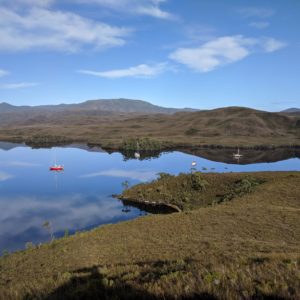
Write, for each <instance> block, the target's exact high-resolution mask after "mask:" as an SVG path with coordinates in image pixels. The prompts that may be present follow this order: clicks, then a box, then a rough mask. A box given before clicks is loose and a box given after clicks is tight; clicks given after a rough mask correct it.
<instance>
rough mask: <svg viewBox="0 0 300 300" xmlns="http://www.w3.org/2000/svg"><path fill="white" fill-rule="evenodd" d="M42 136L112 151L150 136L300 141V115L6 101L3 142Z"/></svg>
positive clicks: (173, 140)
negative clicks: (37, 104) (10, 102)
mask: <svg viewBox="0 0 300 300" xmlns="http://www.w3.org/2000/svg"><path fill="white" fill-rule="evenodd" d="M36 135H40V136H54V137H57V139H56V138H53V140H59V141H63V140H68V141H71V142H81V143H91V144H97V145H101V146H103V147H107V148H111V149H118V148H120V147H121V145H122V142H123V140H124V139H130V138H144V137H148V138H151V139H154V140H157V141H159V142H160V143H162V144H163V146H162V147H163V148H169V147H183V146H189V147H190V146H199V145H221V146H226V147H235V146H237V145H239V146H242V147H248V146H251V147H253V146H255V145H268V146H272V145H277V146H279V145H292V144H293V145H300V116H299V115H297V114H288V113H274V112H266V111H259V110H255V109H250V108H244V107H225V108H218V109H213V110H201V111H193V110H192V111H190V110H189V109H185V110H178V109H172V108H164V107H159V106H155V105H152V104H151V103H148V102H145V101H140V100H128V99H113V100H90V101H86V102H83V103H80V104H62V105H44V106H36V107H28V106H12V105H10V104H7V103H2V104H0V140H5V141H19V142H20V141H21V142H26V141H28V140H30V141H32V140H34V139H35V136H36ZM50 139H51V138H50Z"/></svg>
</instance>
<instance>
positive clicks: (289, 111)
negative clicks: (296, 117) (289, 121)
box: [281, 107, 300, 113]
mask: <svg viewBox="0 0 300 300" xmlns="http://www.w3.org/2000/svg"><path fill="white" fill-rule="evenodd" d="M281 112H283V113H300V108H296V107H291V108H288V109H285V110H282V111H281Z"/></svg>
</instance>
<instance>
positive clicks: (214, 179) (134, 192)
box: [119, 171, 265, 211]
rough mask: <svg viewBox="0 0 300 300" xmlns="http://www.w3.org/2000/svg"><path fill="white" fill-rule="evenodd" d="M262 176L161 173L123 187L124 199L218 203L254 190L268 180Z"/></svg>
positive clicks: (181, 205) (179, 205)
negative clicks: (125, 187)
mask: <svg viewBox="0 0 300 300" xmlns="http://www.w3.org/2000/svg"><path fill="white" fill-rule="evenodd" d="M264 181H265V180H264V178H263V177H261V176H249V175H248V174H247V173H246V174H236V173H234V174H224V175H223V176H220V175H219V174H216V173H210V174H205V175H204V174H202V173H201V172H194V171H193V172H191V173H190V174H179V175H178V176H174V175H171V174H167V173H160V174H159V177H158V179H156V180H153V181H152V182H150V183H141V184H138V185H135V186H133V187H131V188H129V189H126V190H124V191H123V193H122V195H120V196H119V198H120V199H122V200H130V201H132V202H134V203H144V204H145V203H146V204H149V205H157V204H159V205H166V206H169V207H173V208H175V209H176V210H178V211H182V210H183V211H187V210H191V209H195V208H198V207H206V206H209V205H216V204H219V203H222V202H226V201H230V200H232V199H234V198H235V197H238V196H242V195H243V194H247V193H250V192H252V191H253V190H254V189H255V188H256V187H257V186H258V185H260V184H263V183H264Z"/></svg>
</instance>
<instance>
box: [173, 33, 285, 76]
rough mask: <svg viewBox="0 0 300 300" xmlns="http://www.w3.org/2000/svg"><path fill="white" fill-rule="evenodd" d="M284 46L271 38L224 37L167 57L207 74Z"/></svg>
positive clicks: (183, 49) (178, 51)
mask: <svg viewBox="0 0 300 300" xmlns="http://www.w3.org/2000/svg"><path fill="white" fill-rule="evenodd" d="M285 46H286V44H285V43H283V42H281V41H279V40H276V39H273V38H261V39H256V38H246V37H243V36H242V35H236V36H225V37H220V38H217V39H214V40H212V41H209V42H207V43H204V44H203V45H201V46H200V47H197V48H179V49H177V50H176V51H174V52H173V53H171V54H170V56H169V57H170V58H171V59H173V60H175V61H177V62H178V63H181V64H184V65H186V66H188V67H189V68H191V69H193V70H195V71H199V72H209V71H212V70H214V69H216V68H218V67H221V66H224V65H227V64H231V63H234V62H237V61H240V60H242V59H244V58H246V57H247V56H249V55H251V54H253V53H255V52H258V51H264V52H273V51H276V50H279V49H280V48H283V47H285Z"/></svg>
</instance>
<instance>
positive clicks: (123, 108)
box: [0, 98, 197, 114]
mask: <svg viewBox="0 0 300 300" xmlns="http://www.w3.org/2000/svg"><path fill="white" fill-rule="evenodd" d="M88 110H89V111H102V112H115V113H147V114H157V113H162V114H173V113H176V112H181V111H185V112H191V111H197V109H193V108H171V107H163V106H159V105H154V104H152V103H150V102H147V101H143V100H135V99H126V98H117V99H96V100H86V101H84V102H81V103H72V104H65V103H62V104H53V105H37V106H15V105H12V104H9V103H7V102H2V103H0V113H1V112H2V113H3V112H4V113H5V112H20V111H24V112H25V111H26V112H29V111H40V112H45V111H49V112H50V111H52V112H53V111H88Z"/></svg>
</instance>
